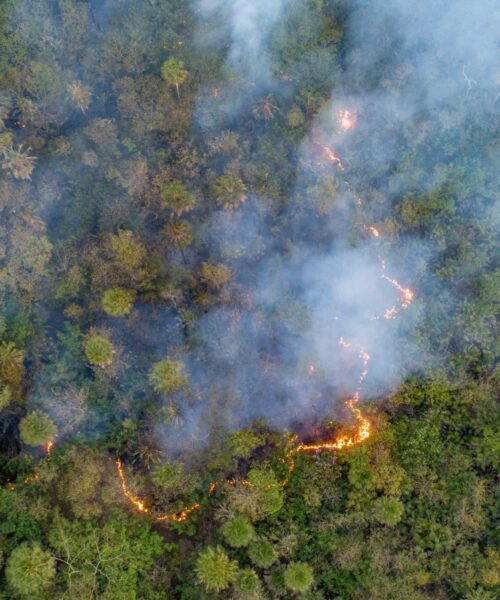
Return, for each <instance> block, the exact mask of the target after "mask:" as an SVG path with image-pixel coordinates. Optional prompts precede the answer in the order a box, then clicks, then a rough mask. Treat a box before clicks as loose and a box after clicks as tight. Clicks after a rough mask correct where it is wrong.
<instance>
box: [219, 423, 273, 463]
mask: <svg viewBox="0 0 500 600" xmlns="http://www.w3.org/2000/svg"><path fill="white" fill-rule="evenodd" d="M264 441H265V439H264V436H263V435H262V434H260V433H256V432H255V431H253V430H252V429H244V430H242V431H234V432H232V433H230V434H229V435H228V436H227V442H226V443H227V448H228V451H229V453H230V454H231V456H234V457H235V458H250V456H251V454H252V452H253V451H254V450H255V448H258V447H259V446H262V445H263V444H264Z"/></svg>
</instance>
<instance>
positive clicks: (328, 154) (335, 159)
mask: <svg viewBox="0 0 500 600" xmlns="http://www.w3.org/2000/svg"><path fill="white" fill-rule="evenodd" d="M314 143H315V144H316V146H319V147H320V148H321V149H322V150H323V156H324V157H325V158H326V160H329V161H330V162H332V163H334V164H335V165H337V167H338V168H339V169H340V170H341V171H343V170H344V165H343V164H342V161H341V160H340V157H339V156H337V155H336V154H335V152H334V151H333V150H332V149H331V148H329V147H328V146H325V145H324V144H321V143H320V142H314Z"/></svg>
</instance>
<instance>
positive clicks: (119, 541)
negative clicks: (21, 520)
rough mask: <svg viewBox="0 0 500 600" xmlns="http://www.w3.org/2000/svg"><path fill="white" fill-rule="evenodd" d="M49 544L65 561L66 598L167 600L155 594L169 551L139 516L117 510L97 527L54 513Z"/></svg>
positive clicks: (93, 523) (96, 524) (62, 563)
mask: <svg viewBox="0 0 500 600" xmlns="http://www.w3.org/2000/svg"><path fill="white" fill-rule="evenodd" d="M49 543H50V545H51V547H52V548H53V549H54V552H55V553H56V554H57V555H59V556H60V557H61V565H60V569H61V572H62V575H63V577H62V578H61V580H62V582H64V584H65V585H66V587H67V589H66V590H65V593H64V596H63V597H65V598H68V599H69V598H71V600H80V599H81V600H86V599H90V598H103V599H104V598H109V599H110V600H111V599H112V600H129V599H133V598H161V597H164V594H163V593H160V591H159V590H155V591H154V592H153V589H152V588H153V585H154V584H153V583H152V581H153V579H154V570H155V563H157V561H158V557H159V556H160V555H161V554H162V553H163V552H164V551H165V546H164V543H163V541H162V538H161V537H160V536H159V535H158V534H157V533H154V532H153V531H151V528H150V526H149V524H147V523H144V522H140V521H138V520H137V518H134V517H133V516H130V515H127V514H125V513H123V512H121V511H117V510H112V511H111V512H109V513H108V514H107V515H106V519H104V520H103V521H101V522H99V523H96V522H95V521H93V520H87V521H81V520H72V521H70V520H67V519H65V518H64V517H62V516H61V515H60V514H59V512H58V511H54V517H53V519H52V523H51V527H50V531H49ZM33 600H35V598H33ZM37 600H38V599H37Z"/></svg>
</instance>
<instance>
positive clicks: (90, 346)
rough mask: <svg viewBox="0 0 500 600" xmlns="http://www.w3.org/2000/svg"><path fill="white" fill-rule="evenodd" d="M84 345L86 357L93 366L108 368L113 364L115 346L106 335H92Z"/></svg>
mask: <svg viewBox="0 0 500 600" xmlns="http://www.w3.org/2000/svg"><path fill="white" fill-rule="evenodd" d="M84 345H85V355H86V357H87V359H88V361H89V362H90V363H92V364H93V365H96V366H98V367H107V366H109V365H110V364H111V363H112V362H113V354H114V348H113V344H112V343H111V342H110V341H109V339H108V338H107V337H106V336H105V335H101V334H99V333H91V334H90V335H89V337H87V339H86V340H85V344H84Z"/></svg>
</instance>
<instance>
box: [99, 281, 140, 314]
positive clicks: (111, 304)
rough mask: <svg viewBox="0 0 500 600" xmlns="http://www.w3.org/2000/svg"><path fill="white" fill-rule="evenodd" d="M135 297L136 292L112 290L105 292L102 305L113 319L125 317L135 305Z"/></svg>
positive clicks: (118, 288) (120, 289)
mask: <svg viewBox="0 0 500 600" xmlns="http://www.w3.org/2000/svg"><path fill="white" fill-rule="evenodd" d="M135 297H136V291H135V290H126V289H124V288H120V287H115V288H110V289H109V290H106V291H105V292H104V294H103V297H102V301H101V305H102V308H103V309H104V311H105V312H106V313H107V314H108V315H110V316H111V317H124V316H125V315H127V314H128V313H129V312H130V310H131V308H132V306H133V305H134V300H135Z"/></svg>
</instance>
